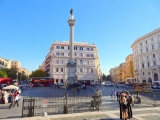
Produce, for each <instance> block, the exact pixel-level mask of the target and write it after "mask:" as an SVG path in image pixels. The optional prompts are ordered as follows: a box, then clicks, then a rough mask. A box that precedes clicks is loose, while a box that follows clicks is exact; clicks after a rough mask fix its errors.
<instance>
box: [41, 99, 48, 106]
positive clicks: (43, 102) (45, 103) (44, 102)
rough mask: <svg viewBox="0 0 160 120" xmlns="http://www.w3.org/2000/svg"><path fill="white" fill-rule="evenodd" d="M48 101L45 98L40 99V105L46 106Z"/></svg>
mask: <svg viewBox="0 0 160 120" xmlns="http://www.w3.org/2000/svg"><path fill="white" fill-rule="evenodd" d="M47 104H48V101H47V100H46V99H44V100H42V107H47Z"/></svg>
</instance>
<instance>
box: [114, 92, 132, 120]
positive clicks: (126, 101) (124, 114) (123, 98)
mask: <svg viewBox="0 0 160 120" xmlns="http://www.w3.org/2000/svg"><path fill="white" fill-rule="evenodd" d="M116 96H117V101H118V102H119V107H120V119H121V120H127V119H131V118H132V117H133V115H132V107H131V105H132V103H133V96H132V95H130V93H129V92H128V91H127V92H124V91H122V92H120V91H118V92H117V95H116Z"/></svg>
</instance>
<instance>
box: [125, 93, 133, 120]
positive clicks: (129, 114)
mask: <svg viewBox="0 0 160 120" xmlns="http://www.w3.org/2000/svg"><path fill="white" fill-rule="evenodd" d="M126 99H127V112H128V119H130V118H132V117H133V116H132V108H131V104H132V102H133V99H132V96H131V95H130V93H129V92H128V91H127V92H126Z"/></svg>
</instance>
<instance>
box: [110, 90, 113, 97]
mask: <svg viewBox="0 0 160 120" xmlns="http://www.w3.org/2000/svg"><path fill="white" fill-rule="evenodd" d="M110 94H111V98H112V97H113V91H112V90H111V93H110Z"/></svg>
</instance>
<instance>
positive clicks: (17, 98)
mask: <svg viewBox="0 0 160 120" xmlns="http://www.w3.org/2000/svg"><path fill="white" fill-rule="evenodd" d="M14 100H15V102H14V104H13V107H14V106H15V104H17V107H19V104H18V100H19V93H18V92H17V94H16V96H15V98H14Z"/></svg>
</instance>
